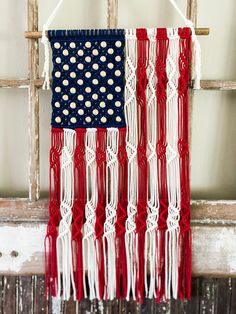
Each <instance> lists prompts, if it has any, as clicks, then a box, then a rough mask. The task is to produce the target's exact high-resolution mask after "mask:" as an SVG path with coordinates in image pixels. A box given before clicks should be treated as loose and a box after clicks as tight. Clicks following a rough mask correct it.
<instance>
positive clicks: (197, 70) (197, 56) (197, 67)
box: [169, 0, 202, 89]
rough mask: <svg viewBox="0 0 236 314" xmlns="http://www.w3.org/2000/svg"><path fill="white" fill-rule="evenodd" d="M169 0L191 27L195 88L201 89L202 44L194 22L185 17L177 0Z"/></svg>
mask: <svg viewBox="0 0 236 314" xmlns="http://www.w3.org/2000/svg"><path fill="white" fill-rule="evenodd" d="M169 1H170V3H171V4H172V5H173V7H174V8H175V9H176V11H177V12H178V14H179V15H180V16H181V18H182V19H183V20H184V22H185V25H186V26H187V27H189V28H190V29H191V32H192V42H193V64H194V67H193V71H194V75H193V78H194V86H193V88H194V89H201V84H200V82H201V62H202V61H201V46H200V43H199V41H198V39H197V36H196V33H195V29H194V25H193V22H192V21H191V20H189V19H187V18H186V17H185V15H184V14H183V12H182V11H181V10H180V8H179V7H178V5H177V3H176V2H175V0H169Z"/></svg>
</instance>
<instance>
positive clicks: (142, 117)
mask: <svg viewBox="0 0 236 314" xmlns="http://www.w3.org/2000/svg"><path fill="white" fill-rule="evenodd" d="M136 36H137V86H136V93H137V114H138V147H137V158H138V202H137V216H136V236H137V248H138V260H137V266H138V267H137V284H136V294H137V300H138V302H140V303H143V301H144V249H145V231H146V218H147V210H146V206H147V198H148V191H147V189H148V164H147V154H146V151H147V102H146V88H147V83H148V78H147V67H148V60H149V45H150V42H149V39H148V36H147V30H146V29H137V30H136Z"/></svg>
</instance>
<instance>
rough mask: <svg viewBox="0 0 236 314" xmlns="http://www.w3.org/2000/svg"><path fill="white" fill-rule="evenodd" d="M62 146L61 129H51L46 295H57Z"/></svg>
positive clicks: (46, 240) (46, 239)
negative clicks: (57, 245) (57, 242)
mask: <svg viewBox="0 0 236 314" xmlns="http://www.w3.org/2000/svg"><path fill="white" fill-rule="evenodd" d="M62 147H63V130H61V129H54V128H53V129H52V131H51V149H50V178H49V179H50V188H49V222H48V226H47V234H46V237H45V281H46V295H47V296H48V294H49V291H50V292H51V294H52V296H53V297H55V296H56V295H57V290H58V286H57V282H58V269H57V249H56V241H57V236H58V232H57V227H58V225H59V221H60V179H61V177H60V156H61V151H62Z"/></svg>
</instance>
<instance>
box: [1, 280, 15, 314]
mask: <svg viewBox="0 0 236 314" xmlns="http://www.w3.org/2000/svg"><path fill="white" fill-rule="evenodd" d="M3 282H4V287H3V301H2V305H3V311H2V312H3V314H10V313H15V312H16V277H4V281H3Z"/></svg>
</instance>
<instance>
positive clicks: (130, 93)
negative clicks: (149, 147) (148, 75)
mask: <svg viewBox="0 0 236 314" xmlns="http://www.w3.org/2000/svg"><path fill="white" fill-rule="evenodd" d="M136 47H137V41H136V31H135V30H133V29H128V30H126V33H125V52H126V60H125V80H126V85H125V119H126V126H127V133H126V151H127V156H128V206H127V215H128V217H127V220H126V224H125V227H126V233H125V248H126V258H127V296H126V299H127V300H129V297H130V292H131V291H132V295H133V298H134V299H135V286H136V257H135V255H134V254H135V230H136V224H135V218H136V213H137V193H138V192H137V184H138V163H137V145H138V130H137V101H136V68H137V64H136V63H137V51H136Z"/></svg>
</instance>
